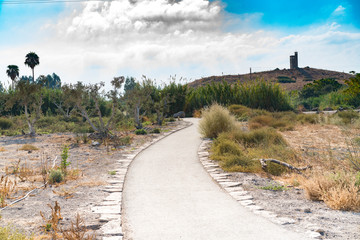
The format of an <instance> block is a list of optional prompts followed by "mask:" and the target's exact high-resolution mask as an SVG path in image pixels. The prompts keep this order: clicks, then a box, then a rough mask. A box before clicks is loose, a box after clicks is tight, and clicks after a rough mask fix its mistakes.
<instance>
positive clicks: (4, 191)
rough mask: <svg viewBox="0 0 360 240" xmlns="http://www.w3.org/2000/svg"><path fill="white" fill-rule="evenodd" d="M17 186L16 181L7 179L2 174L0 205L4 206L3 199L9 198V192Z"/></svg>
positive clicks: (0, 180)
mask: <svg viewBox="0 0 360 240" xmlns="http://www.w3.org/2000/svg"><path fill="white" fill-rule="evenodd" d="M16 186H17V183H16V181H15V180H14V181H11V180H9V178H8V177H4V176H2V177H1V179H0V205H1V207H5V206H6V202H5V199H6V198H9V197H10V196H11V194H12V193H13V192H14V191H15V189H16Z"/></svg>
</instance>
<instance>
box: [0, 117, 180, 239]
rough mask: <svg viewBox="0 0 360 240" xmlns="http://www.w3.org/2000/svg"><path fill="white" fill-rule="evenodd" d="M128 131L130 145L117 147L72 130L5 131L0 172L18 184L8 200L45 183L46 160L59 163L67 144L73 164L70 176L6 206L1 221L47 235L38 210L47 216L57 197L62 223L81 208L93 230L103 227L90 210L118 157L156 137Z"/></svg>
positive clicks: (103, 193)
mask: <svg viewBox="0 0 360 240" xmlns="http://www.w3.org/2000/svg"><path fill="white" fill-rule="evenodd" d="M177 124H179V122H174V123H168V125H167V126H165V127H162V129H161V132H162V133H161V134H163V133H165V132H168V131H169V129H172V128H174V127H175V126H176V125H177ZM122 134H123V135H124V133H122ZM125 135H128V136H130V137H131V139H132V141H131V145H129V146H120V147H118V148H114V147H113V146H109V147H106V146H104V145H103V144H102V145H99V146H94V145H93V143H94V141H96V140H91V139H88V143H86V144H84V143H83V141H82V139H81V138H79V137H77V136H76V135H74V134H50V135H43V136H37V137H35V138H30V137H23V136H16V137H4V136H2V137H1V138H0V169H2V171H1V176H7V178H8V180H10V181H14V180H15V181H16V184H17V185H16V187H15V191H14V192H12V194H11V199H7V200H6V203H10V202H12V201H14V200H15V199H18V198H19V197H22V196H23V195H24V194H25V193H26V192H28V191H29V190H31V189H34V188H36V187H40V186H42V185H43V183H44V182H43V177H42V175H41V169H42V167H43V166H45V165H47V168H48V169H49V168H50V167H51V166H52V165H53V162H54V159H55V158H56V157H57V159H56V166H57V167H58V166H59V165H60V160H61V152H62V149H63V146H64V145H68V146H69V148H70V149H69V158H68V161H69V162H71V164H70V165H69V166H68V172H69V175H68V179H69V180H67V181H66V182H64V183H61V184H52V185H51V184H48V185H47V187H46V188H44V187H42V188H39V189H38V190H35V191H34V192H33V193H31V194H30V196H29V197H28V198H26V199H25V200H23V201H21V202H18V203H16V204H14V205H12V206H10V207H8V208H6V209H4V210H2V211H1V213H0V214H1V220H0V225H1V226H7V225H9V224H10V225H11V226H12V227H13V228H17V229H20V230H22V231H25V233H27V234H28V235H30V234H33V235H34V236H39V235H40V236H41V235H47V232H46V231H44V226H45V225H46V221H44V219H43V218H42V217H41V215H40V211H41V212H43V213H44V216H45V217H46V218H49V216H50V214H51V209H50V207H49V206H48V204H49V205H51V206H54V204H55V201H57V202H58V204H59V206H60V207H61V215H62V218H63V220H61V221H60V224H59V227H60V228H63V229H67V228H68V227H69V225H70V223H71V221H74V220H75V218H76V214H77V213H79V214H80V216H81V217H82V219H83V220H84V221H85V224H86V227H87V229H88V230H89V232H94V233H96V231H97V230H98V229H99V228H100V227H101V223H100V222H99V216H100V215H99V214H94V213H92V211H91V208H92V207H93V206H96V205H98V204H99V203H100V202H101V201H102V200H103V199H104V198H105V197H106V196H107V195H108V194H109V193H108V192H106V191H105V190H104V189H103V186H104V185H105V184H106V182H107V181H108V180H109V179H111V177H112V174H113V173H112V172H113V171H114V169H115V167H114V166H115V162H116V161H115V160H116V159H119V158H121V156H122V155H123V154H127V153H128V152H129V151H130V150H134V149H135V148H137V147H139V146H141V145H142V144H144V143H145V142H148V141H151V140H152V139H153V138H155V137H157V136H158V134H148V135H144V136H137V135H135V134H133V133H131V132H128V133H126V134H125ZM79 141H80V143H78V142H79ZM25 144H30V145H32V146H35V147H36V148H38V150H29V151H27V150H26V151H24V150H20V149H21V148H22V147H23V146H24V145H25ZM95 145H96V144H95ZM0 188H4V181H3V182H1V184H0ZM40 239H41V237H40Z"/></svg>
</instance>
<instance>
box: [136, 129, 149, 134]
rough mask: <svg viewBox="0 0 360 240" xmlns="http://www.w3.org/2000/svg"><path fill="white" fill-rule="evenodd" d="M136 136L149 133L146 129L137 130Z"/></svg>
mask: <svg viewBox="0 0 360 240" xmlns="http://www.w3.org/2000/svg"><path fill="white" fill-rule="evenodd" d="M135 134H136V135H146V134H147V132H146V130H145V129H143V128H142V129H136V130H135Z"/></svg>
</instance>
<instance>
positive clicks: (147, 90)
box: [124, 76, 155, 129]
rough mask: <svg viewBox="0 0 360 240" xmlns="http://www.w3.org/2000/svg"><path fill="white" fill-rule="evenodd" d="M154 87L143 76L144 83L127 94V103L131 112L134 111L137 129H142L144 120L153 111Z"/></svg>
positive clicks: (137, 84)
mask: <svg viewBox="0 0 360 240" xmlns="http://www.w3.org/2000/svg"><path fill="white" fill-rule="evenodd" d="M154 88H155V87H154V85H153V83H152V81H151V80H150V79H147V78H146V77H145V76H143V81H142V83H136V84H135V86H134V88H133V89H131V90H128V91H127V92H126V93H125V96H124V98H125V101H126V103H127V106H128V107H129V108H130V111H134V120H135V127H136V128H137V129H141V128H142V127H143V126H142V118H143V116H145V115H146V113H147V112H149V110H150V111H151V109H152V106H151V105H152V99H151V94H152V93H153V92H154V90H155V89H154Z"/></svg>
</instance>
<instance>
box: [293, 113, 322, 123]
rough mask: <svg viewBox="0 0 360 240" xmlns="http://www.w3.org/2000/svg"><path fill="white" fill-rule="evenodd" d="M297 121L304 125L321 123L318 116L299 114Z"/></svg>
mask: <svg viewBox="0 0 360 240" xmlns="http://www.w3.org/2000/svg"><path fill="white" fill-rule="evenodd" d="M297 121H299V122H300V123H302V124H305V123H310V124H316V123H319V116H318V114H299V115H298V117H297Z"/></svg>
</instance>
